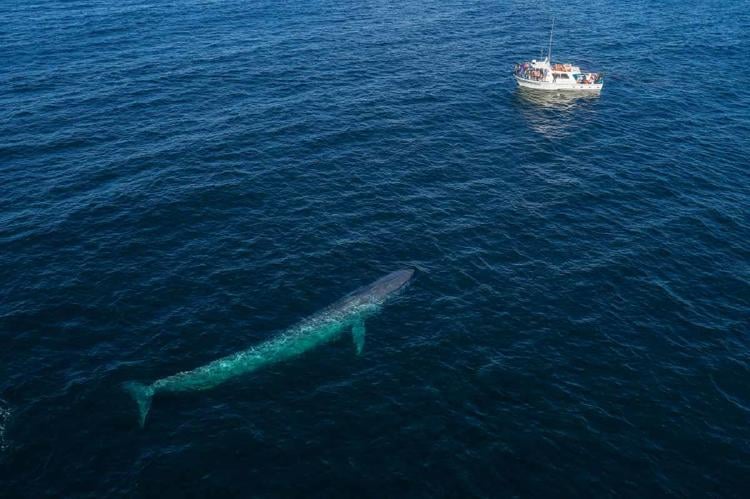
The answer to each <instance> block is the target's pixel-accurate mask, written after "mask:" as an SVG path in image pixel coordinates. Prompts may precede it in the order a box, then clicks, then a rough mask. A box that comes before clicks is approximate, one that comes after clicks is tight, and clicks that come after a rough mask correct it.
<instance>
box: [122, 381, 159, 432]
mask: <svg viewBox="0 0 750 499" xmlns="http://www.w3.org/2000/svg"><path fill="white" fill-rule="evenodd" d="M122 387H123V388H124V389H125V391H127V392H128V393H130V395H132V396H133V399H134V400H135V403H136V404H138V423H139V424H140V425H141V428H143V425H145V424H146V416H148V410H149V409H151V399H152V398H153V397H154V388H153V387H152V386H149V385H144V384H143V383H138V382H137V381H127V382H125V383H123V385H122Z"/></svg>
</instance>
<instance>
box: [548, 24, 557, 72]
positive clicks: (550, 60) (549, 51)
mask: <svg viewBox="0 0 750 499" xmlns="http://www.w3.org/2000/svg"><path fill="white" fill-rule="evenodd" d="M554 29H555V18H554V17H552V27H551V28H550V29H549V49H547V62H549V63H550V64H552V30H554Z"/></svg>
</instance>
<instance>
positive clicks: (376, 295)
mask: <svg viewBox="0 0 750 499" xmlns="http://www.w3.org/2000/svg"><path fill="white" fill-rule="evenodd" d="M413 276H414V269H402V270H397V271H395V272H391V273H390V274H388V275H387V276H384V277H381V278H380V279H378V280H377V281H375V282H374V283H372V284H370V286H368V289H367V293H368V294H369V295H370V298H371V299H372V300H375V301H382V300H385V299H386V298H388V296H390V295H392V294H393V293H395V292H396V291H399V290H400V289H401V288H403V287H404V286H406V284H407V283H408V282H409V281H410V280H411V278H412V277H413Z"/></svg>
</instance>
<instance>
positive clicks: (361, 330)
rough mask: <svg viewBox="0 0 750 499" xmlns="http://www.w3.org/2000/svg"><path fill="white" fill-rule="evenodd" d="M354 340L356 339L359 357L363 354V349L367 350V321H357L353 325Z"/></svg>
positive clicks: (355, 345)
mask: <svg viewBox="0 0 750 499" xmlns="http://www.w3.org/2000/svg"><path fill="white" fill-rule="evenodd" d="M352 338H353V339H354V348H355V349H356V350H357V355H359V354H361V353H362V349H363V348H365V320H364V319H361V318H360V319H357V320H355V321H354V324H352Z"/></svg>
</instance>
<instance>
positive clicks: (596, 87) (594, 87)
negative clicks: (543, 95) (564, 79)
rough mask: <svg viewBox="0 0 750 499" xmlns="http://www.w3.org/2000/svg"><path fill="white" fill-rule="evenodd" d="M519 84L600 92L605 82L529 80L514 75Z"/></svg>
mask: <svg viewBox="0 0 750 499" xmlns="http://www.w3.org/2000/svg"><path fill="white" fill-rule="evenodd" d="M514 78H515V79H516V82H517V83H518V86H520V87H523V88H531V89H534V90H544V91H548V92H549V91H554V92H557V91H565V92H567V91H570V92H600V91H601V90H602V87H604V83H588V84H584V83H567V84H565V83H557V82H552V81H539V80H529V79H526V78H521V77H519V76H516V75H514Z"/></svg>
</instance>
